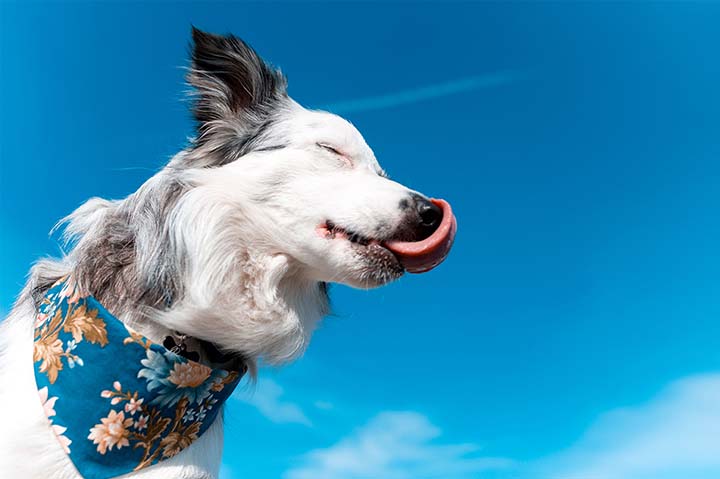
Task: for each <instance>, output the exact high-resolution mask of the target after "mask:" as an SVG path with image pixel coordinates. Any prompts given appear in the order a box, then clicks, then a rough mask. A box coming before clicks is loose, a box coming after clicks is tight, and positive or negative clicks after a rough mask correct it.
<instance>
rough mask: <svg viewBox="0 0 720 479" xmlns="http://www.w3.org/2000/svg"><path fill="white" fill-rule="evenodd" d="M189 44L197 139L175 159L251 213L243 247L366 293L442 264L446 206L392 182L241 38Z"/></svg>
mask: <svg viewBox="0 0 720 479" xmlns="http://www.w3.org/2000/svg"><path fill="white" fill-rule="evenodd" d="M193 39H194V47H193V54H192V67H191V70H190V74H189V77H188V78H189V82H190V84H191V85H192V86H193V87H194V88H195V90H196V95H197V99H196V103H195V109H194V113H195V118H196V120H197V124H198V137H197V140H196V144H195V148H194V149H193V150H192V151H191V152H189V153H188V154H187V155H185V156H183V157H181V158H179V159H178V162H177V163H178V164H182V165H185V166H186V167H190V168H195V169H198V171H197V176H196V181H197V182H198V184H200V185H202V188H203V190H205V191H206V192H207V191H209V190H212V191H214V192H215V193H216V194H218V195H219V196H223V197H224V201H230V202H234V203H235V204H236V205H237V208H238V210H242V211H243V215H244V218H243V221H244V222H245V224H244V225H243V227H242V228H243V235H245V237H246V238H245V239H246V240H251V241H252V242H253V243H254V244H256V245H262V248H263V249H264V250H265V252H267V253H269V254H282V255H286V256H288V257H289V258H291V259H292V260H293V261H294V262H296V264H297V265H299V267H300V269H301V270H302V274H304V275H306V276H307V277H308V278H310V279H312V280H315V281H322V282H339V283H344V284H348V285H351V286H355V287H363V288H367V287H374V286H379V285H382V284H384V283H386V282H388V281H390V280H393V279H396V278H398V277H399V276H400V275H402V273H403V271H404V270H405V269H408V270H410V271H413V272H419V271H424V270H428V269H430V268H432V267H434V266H435V265H436V264H438V263H439V262H440V261H442V259H444V257H445V255H446V254H447V252H448V250H449V247H450V245H451V243H452V240H453V235H454V227H455V226H454V218H453V217H452V214H451V212H450V211H449V207H448V206H447V204H446V203H444V202H441V201H431V200H429V199H428V198H426V197H425V196H423V195H422V194H420V193H418V192H416V191H413V190H411V189H409V188H407V187H405V186H403V185H401V184H399V183H396V182H394V181H392V180H390V179H388V178H387V176H386V175H385V173H384V172H383V170H382V168H381V167H380V165H379V164H378V162H377V160H376V158H375V155H374V154H373V152H372V150H371V149H370V147H369V146H368V145H367V144H366V143H365V140H364V139H363V137H362V135H361V134H360V132H358V131H357V129H356V128H355V127H354V126H353V125H352V124H350V123H349V122H348V121H346V120H344V119H343V118H341V117H339V116H337V115H334V114H331V113H327V112H323V111H312V110H308V109H305V108H303V107H301V106H300V105H298V104H297V103H296V102H294V101H293V100H292V99H290V98H289V97H288V95H287V91H286V80H285V78H284V77H283V76H282V74H281V73H280V72H279V71H277V70H274V69H273V68H271V67H270V66H269V65H267V64H266V63H265V62H264V61H263V60H262V59H261V58H260V57H259V56H258V55H257V54H256V53H255V51H253V50H252V49H251V48H250V47H249V46H248V45H247V44H245V43H244V42H243V41H241V40H239V39H237V38H235V37H233V36H216V35H211V34H208V33H204V32H201V31H199V30H197V29H194V30H193ZM443 219H445V221H444V222H443ZM441 224H443V227H442V228H440V226H441ZM423 240H424V241H423Z"/></svg>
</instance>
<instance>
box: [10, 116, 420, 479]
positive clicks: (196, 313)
mask: <svg viewBox="0 0 720 479" xmlns="http://www.w3.org/2000/svg"><path fill="white" fill-rule="evenodd" d="M272 141H281V142H283V144H285V145H287V146H286V147H285V148H283V149H279V150H271V151H258V152H251V153H249V154H247V155H245V156H243V157H242V158H240V159H239V160H237V161H234V162H231V163H228V164H226V165H224V166H221V167H218V168H186V169H184V170H183V171H181V172H180V173H178V171H177V169H176V167H175V165H177V164H178V163H179V162H180V161H181V160H182V158H183V157H184V156H185V155H187V152H181V153H180V154H179V155H178V158H176V159H174V160H173V161H171V162H170V164H169V166H168V167H167V168H166V169H165V170H162V171H160V172H159V173H158V174H157V175H156V176H155V177H153V178H151V179H150V180H148V182H147V183H146V184H145V185H143V187H142V188H141V189H140V190H139V192H138V193H136V195H143V194H151V192H152V191H153V188H159V187H161V185H163V184H164V183H163V182H164V180H165V178H166V176H167V175H169V174H173V175H177V174H179V175H180V177H181V178H182V181H184V182H186V183H187V184H188V185H192V187H191V188H190V189H189V190H188V191H187V192H186V193H185V194H183V195H182V197H181V198H180V199H179V201H178V202H177V205H176V206H175V207H174V208H173V209H172V210H171V212H170V213H169V217H168V218H167V222H168V227H167V230H168V231H169V232H170V233H171V238H170V242H171V243H172V245H173V248H172V250H173V251H174V252H175V254H176V255H177V258H174V259H173V261H178V262H184V265H185V268H184V269H183V276H182V282H183V286H184V289H185V291H186V294H185V295H184V297H183V298H182V299H181V300H180V301H178V302H177V303H176V304H175V305H174V306H173V307H172V308H171V309H168V310H162V309H155V308H144V309H141V310H139V311H137V310H135V309H134V307H133V305H128V306H127V308H124V307H123V308H121V309H122V310H121V311H117V312H116V314H117V315H118V316H119V317H120V318H121V319H122V320H124V321H125V322H126V323H128V324H129V325H131V326H132V327H133V328H135V329H137V330H140V331H141V332H143V333H144V334H146V335H148V336H149V337H150V338H151V339H154V340H156V341H157V340H159V339H161V338H162V337H164V335H165V334H167V332H168V331H171V330H178V331H183V332H184V333H186V334H189V335H191V336H195V337H200V338H204V339H207V340H211V341H214V342H216V343H217V344H219V345H220V346H222V347H224V348H228V349H235V350H239V351H242V352H243V354H246V355H248V356H249V357H250V358H253V359H260V360H264V361H265V362H270V363H283V362H286V361H288V360H291V359H293V358H295V357H297V356H298V355H300V354H301V353H302V352H303V351H304V349H305V347H306V346H307V343H308V341H309V338H310V335H311V333H312V331H313V329H314V327H315V325H316V323H317V321H318V320H320V318H321V317H322V316H323V315H324V314H325V313H326V304H325V302H324V297H323V295H322V294H321V292H320V290H319V288H318V283H319V282H320V281H327V282H343V283H346V284H349V285H353V286H358V287H370V286H376V285H377V283H376V282H372V281H368V280H367V277H366V268H367V265H364V264H363V262H362V261H360V260H359V259H358V257H357V255H356V254H355V253H354V250H353V247H352V246H351V245H350V244H349V242H347V241H345V240H329V239H327V238H323V237H321V236H320V235H318V233H317V231H316V227H317V226H318V225H319V224H321V223H323V221H325V220H326V219H328V218H332V219H333V220H334V221H335V222H337V223H338V224H342V225H344V226H346V227H347V228H349V229H353V230H356V231H361V232H363V234H366V235H367V236H370V237H372V236H375V235H377V234H384V233H383V232H382V231H381V230H382V228H385V229H388V230H391V229H392V228H394V227H396V226H397V225H398V223H399V222H400V221H401V220H402V212H401V211H400V210H399V208H398V203H399V202H400V200H401V199H403V198H405V197H407V196H408V195H409V193H410V192H411V191H410V190H408V189H407V188H405V187H403V186H401V185H399V184H398V183H395V182H393V181H390V180H388V179H386V178H384V177H383V176H380V173H381V170H380V167H379V165H378V163H377V161H376V159H375V157H374V155H373V153H372V151H371V150H370V148H369V147H368V146H367V145H366V144H365V142H364V140H363V138H362V136H361V135H360V134H359V133H358V132H357V130H356V129H355V128H354V127H352V126H351V125H350V124H349V123H348V122H346V121H345V120H343V119H341V118H339V117H337V116H334V115H331V114H328V113H324V112H313V111H308V110H305V109H303V108H301V107H300V106H299V105H297V104H294V103H293V104H292V108H291V109H288V111H287V112H286V113H285V114H284V116H283V118H282V120H281V121H280V122H279V124H278V126H277V128H275V129H274V130H273V132H272V136H271V137H270V138H269V139H268V140H267V142H268V143H272ZM318 143H322V144H328V145H331V146H332V147H333V148H335V149H337V150H338V151H339V152H341V154H340V155H338V154H335V153H332V152H331V151H329V150H326V149H324V148H323V147H320V146H318ZM279 179H281V180H282V181H279ZM279 184H280V185H281V187H280V188H279V187H278V185H279ZM132 199H133V197H130V198H128V199H127V200H123V201H115V202H111V201H105V200H100V199H93V200H90V201H89V202H88V203H86V204H85V205H83V206H82V207H80V208H79V209H78V210H77V211H76V212H75V213H74V214H73V215H72V216H71V217H70V218H69V225H68V227H67V229H66V234H67V235H69V236H71V237H76V239H77V241H76V243H75V247H74V249H73V250H72V251H70V252H69V253H68V255H67V256H66V257H65V258H62V259H61V260H58V261H56V262H49V261H46V262H43V263H40V264H39V265H38V266H36V268H35V269H36V271H35V274H36V275H37V274H51V273H52V274H55V275H56V276H61V275H64V274H67V273H69V272H71V271H73V270H74V267H75V264H76V262H77V261H78V258H79V256H78V255H79V254H80V253H79V252H81V251H83V249H84V248H86V247H89V245H91V244H92V243H93V241H95V240H96V237H97V236H98V235H100V234H101V232H102V228H103V221H104V219H105V218H106V217H107V216H108V215H109V214H111V213H112V212H114V211H117V210H118V209H119V208H123V207H127V206H128V204H129V203H127V202H129V201H131V200H132ZM151 234H152V232H149V233H148V236H147V237H143V235H142V234H139V235H138V236H137V242H138V248H137V250H138V257H137V264H138V268H139V269H141V270H142V269H143V268H149V267H150V266H151V263H152V261H153V255H152V251H151V249H152V246H151V245H152V244H153V240H154V239H153V238H152V237H151V236H150V235H151ZM52 274H51V275H52ZM389 279H391V278H389ZM32 285H33V279H32V278H31V280H30V281H29V283H28V288H27V289H26V291H25V292H24V293H23V294H22V295H21V296H20V299H19V301H18V303H17V304H16V306H15V307H14V309H13V311H12V313H11V314H10V316H9V317H8V319H7V320H5V321H4V322H3V323H2V324H1V325H0V425H2V428H0V471H2V477H8V478H10V477H12V478H38V479H39V478H43V479H44V478H68V479H69V478H77V477H79V476H78V475H77V473H76V471H75V469H74V467H73V466H72V464H71V463H70V461H69V459H68V458H67V456H66V455H65V454H64V452H63V451H62V449H61V448H60V446H59V445H58V444H57V441H56V439H55V438H54V437H53V434H52V432H51V430H50V429H49V428H48V424H47V420H46V418H45V417H44V415H43V410H42V407H41V405H40V402H39V399H38V397H37V387H36V386H35V380H34V374H33V362H32V326H33V318H34V314H35V311H34V306H33V303H32V299H31V296H30V294H29V288H30V287H31V286H32ZM221 451H222V424H221V421H220V420H218V421H217V423H216V424H215V425H213V427H212V428H211V429H210V430H209V431H208V432H207V433H206V434H204V435H203V436H202V437H201V438H200V439H199V440H198V441H196V442H195V443H194V444H192V445H191V446H190V447H188V448H187V449H186V450H184V451H182V452H181V453H180V454H178V455H177V456H175V457H174V458H172V459H170V460H167V461H163V462H161V463H160V464H158V465H155V466H152V467H149V468H147V469H145V470H143V471H140V472H138V473H135V474H132V475H131V476H132V477H135V478H147V479H152V478H163V479H165V478H169V477H174V478H205V477H217V474H218V469H219V464H220V460H221Z"/></svg>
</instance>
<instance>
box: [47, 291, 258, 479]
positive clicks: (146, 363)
mask: <svg viewBox="0 0 720 479" xmlns="http://www.w3.org/2000/svg"><path fill="white" fill-rule="evenodd" d="M33 361H34V363H35V367H34V369H35V381H36V383H37V388H38V393H39V395H40V401H41V403H42V405H43V409H44V410H45V414H46V416H47V417H48V420H49V425H50V427H51V428H52V430H53V432H54V433H55V436H56V438H57V440H58V441H59V443H60V445H61V446H62V447H63V449H64V450H65V452H66V453H67V454H68V455H69V457H70V459H71V460H72V462H73V464H74V465H75V467H76V468H77V470H78V472H79V473H80V474H81V475H82V476H83V477H85V478H86V479H105V478H108V477H115V476H119V475H122V474H126V473H128V472H131V471H137V470H140V469H143V468H145V467H148V466H150V465H153V464H156V463H158V462H160V461H162V460H165V459H168V458H170V457H172V456H174V455H176V454H177V453H179V452H180V451H182V450H183V449H185V448H186V447H187V446H189V445H190V444H192V443H193V442H194V441H195V440H197V439H198V438H199V437H200V436H202V434H203V433H204V432H205V431H207V429H208V428H209V427H210V426H211V425H212V423H213V421H214V420H215V418H216V416H217V415H218V412H220V410H221V409H222V405H223V404H224V403H225V401H226V400H227V398H228V397H229V396H230V394H231V393H232V392H233V390H234V389H235V387H236V386H237V385H238V383H239V382H240V379H241V378H242V376H243V373H244V372H245V367H244V366H241V367H240V368H239V369H238V370H225V369H212V368H210V367H208V366H206V365H204V364H202V363H200V362H197V361H192V360H190V359H188V358H186V357H183V356H181V355H179V354H176V352H175V351H173V350H170V349H168V348H167V347H165V346H162V345H159V344H155V343H152V342H151V341H150V340H149V339H148V338H146V337H144V336H142V335H140V334H138V333H136V332H134V331H131V330H129V329H127V328H126V326H125V325H124V324H123V323H122V321H120V320H119V319H117V318H116V317H114V316H113V315H112V314H111V313H110V312H108V311H107V310H106V309H105V308H104V307H103V306H102V305H101V304H100V303H99V302H98V301H97V300H96V299H95V298H93V297H92V296H90V295H84V294H83V293H82V292H81V291H80V289H79V288H78V286H77V283H76V282H75V281H74V280H73V279H72V277H65V278H62V279H61V280H59V281H58V282H57V283H55V284H54V285H53V286H52V287H51V288H50V289H49V290H48V291H47V293H46V294H45V297H44V299H43V301H42V303H41V304H40V306H39V308H38V315H37V319H36V322H35V341H34V350H33Z"/></svg>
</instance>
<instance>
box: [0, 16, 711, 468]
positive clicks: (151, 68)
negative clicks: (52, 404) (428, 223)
mask: <svg viewBox="0 0 720 479" xmlns="http://www.w3.org/2000/svg"><path fill="white" fill-rule="evenodd" d="M0 10H1V11H0V58H1V59H2V60H1V62H0V68H1V69H2V74H1V75H0V84H1V85H0V122H1V123H0V127H1V129H0V132H1V133H0V139H1V142H0V161H1V169H0V202H1V205H2V209H1V210H0V231H2V234H1V235H0V270H1V271H0V308H1V309H2V310H5V311H7V310H8V309H9V308H10V305H11V303H12V300H13V297H14V295H15V294H16V293H17V291H18V290H19V288H20V287H21V285H22V283H23V277H24V274H25V273H26V271H27V269H28V267H29V265H30V264H31V262H32V261H33V260H34V259H35V258H37V257H39V256H42V255H47V254H57V252H58V249H57V246H56V242H55V239H54V238H48V237H47V232H48V231H49V229H50V228H51V227H52V225H53V224H54V222H55V221H56V220H57V219H58V218H60V217H62V216H64V215H65V214H67V213H68V212H70V211H71V210H72V209H73V208H75V207H76V206H78V205H79V204H80V203H81V202H82V201H83V200H85V199H87V198H88V197H90V196H94V195H97V196H103V197H108V198H120V197H123V196H125V195H127V194H128V193H130V192H132V191H133V190H135V189H136V188H137V187H138V186H139V185H140V184H141V183H142V182H143V181H144V180H145V179H146V178H147V177H148V176H150V175H151V174H152V172H153V171H155V170H156V169H157V168H159V167H160V166H161V165H162V164H163V163H164V162H165V161H166V160H167V159H168V158H169V157H170V156H171V155H172V154H173V153H175V152H176V151H177V150H178V149H180V148H181V147H182V146H183V145H184V144H185V138H186V137H187V136H188V135H190V134H191V122H190V118H189V115H188V113H187V102H185V101H184V100H183V95H184V93H183V92H184V90H185V87H184V85H183V78H182V77H183V72H182V68H181V67H182V66H184V65H186V54H187V43H188V38H189V31H190V25H191V24H195V25H197V26H198V27H200V28H203V29H207V30H210V31H215V32H228V31H232V32H234V33H236V34H237V35H239V36H241V37H243V38H245V39H246V40H248V41H249V42H250V43H251V44H253V45H254V46H255V47H256V48H257V50H258V51H259V52H260V53H261V54H262V55H264V56H265V57H266V58H267V59H269V60H270V61H272V62H273V63H275V64H276V65H278V66H280V67H281V68H282V69H283V71H284V72H285V73H286V74H287V75H288V77H289V82H290V93H291V95H292V96H293V97H295V98H296V99H297V100H298V101H299V102H301V103H302V104H305V105H307V106H312V107H316V106H323V105H328V106H329V107H331V108H334V109H336V110H337V111H338V112H342V113H344V114H345V115H346V117H347V118H348V119H350V120H351V121H352V122H353V123H355V124H356V126H357V127H358V128H359V129H360V131H362V132H363V134H364V135H365V137H366V139H367V141H368V143H369V144H370V145H371V146H372V147H373V149H374V150H375V152H376V155H377V157H378V159H379V160H380V162H381V164H382V165H383V167H384V168H385V169H386V170H387V171H388V172H389V173H390V175H391V176H392V177H393V178H394V179H396V180H398V181H400V182H403V183H405V184H407V185H409V186H411V187H413V188H415V189H418V190H420V191H423V192H425V193H427V194H429V195H432V196H438V197H444V198H447V199H448V200H449V201H450V202H451V203H452V205H453V207H454V209H455V211H456V214H457V217H458V221H459V232H458V236H457V241H456V246H455V248H454V251H453V253H452V255H451V257H450V258H449V259H448V260H447V261H446V262H445V263H444V264H443V265H442V266H441V267H440V268H438V269H437V270H435V271H433V272H431V273H428V274H426V275H420V276H412V277H406V278H403V279H402V280H401V281H399V282H398V283H396V284H393V285H390V286H388V287H386V288H383V289H380V290H375V291H370V292H365V291H355V290H351V289H348V288H345V287H335V288H333V303H334V310H335V315H334V316H332V317H330V318H328V319H327V320H326V321H325V322H324V324H323V326H322V327H321V328H320V330H319V331H318V332H317V334H316V335H315V338H314V340H313V342H312V344H311V345H310V348H309V350H308V352H307V354H306V355H305V357H304V358H303V359H301V360H300V361H299V362H298V363H296V364H293V365H291V366H289V367H287V368H284V369H281V370H276V371H265V372H263V373H262V374H261V378H260V381H259V383H258V385H257V387H256V388H255V390H254V392H252V391H249V390H244V391H240V392H239V393H238V394H236V396H235V398H234V399H233V401H232V403H231V404H230V406H229V408H228V411H227V414H226V422H227V434H226V438H227V440H226V449H225V456H224V465H223V477H224V478H226V479H230V478H247V477H252V478H278V477H280V478H283V479H305V478H310V477H312V478H313V479H337V478H343V479H356V478H370V477H372V478H388V479H396V478H397V479H405V478H408V479H409V478H413V479H429V478H454V479H466V478H485V479H708V478H717V477H720V440H718V435H717V431H718V430H720V354H718V338H720V322H719V321H718V316H719V315H720V294H718V293H719V292H720V280H719V279H718V278H720V275H718V272H719V271H720V257H719V256H718V253H717V245H718V244H720V226H719V223H718V221H717V218H718V211H719V210H718V208H719V207H720V197H719V196H718V194H717V191H718V178H720V162H718V161H717V159H718V153H720V140H718V138H720V134H719V133H720V131H719V128H720V127H719V126H718V125H720V121H719V120H720V96H719V95H718V92H717V85H719V84H720V62H718V60H717V54H716V45H717V44H718V43H719V42H720V30H718V29H717V25H718V24H719V23H720V5H717V4H711V3H704V4H701V3H697V4H680V3H676V4H646V3H642V4H640V3H637V4H619V3H618V4H570V3H552V4H531V5H529V4H482V3H452V4H447V3H427V2H423V3H418V4H415V3H409V2H402V3H393V4H380V3H346V2H343V3H339V4H332V3H311V4H305V3H298V2H293V3H285V4H279V3H275V4H259V3H253V4H224V3H217V2H213V3H205V4H193V3H178V4H172V3H167V2H162V3H157V4H150V3H133V4H131V5H129V6H120V5H114V4H108V3H104V4H85V3H76V4H71V5H60V4H46V5H40V4H27V3H23V4H19V3H18V4H12V3H7V2H5V3H2V4H1V5H0Z"/></svg>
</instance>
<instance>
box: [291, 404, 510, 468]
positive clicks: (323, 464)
mask: <svg viewBox="0 0 720 479" xmlns="http://www.w3.org/2000/svg"><path fill="white" fill-rule="evenodd" d="M440 435H441V431H440V429H438V428H437V427H436V426H435V425H433V424H432V423H431V422H430V421H429V420H428V419H427V417H425V416H423V415H421V414H418V413H416V412H407V411H406V412H402V411H401V412H391V411H388V412H383V413H380V414H378V415H377V416H375V417H374V418H372V419H371V420H370V421H369V422H368V423H367V424H365V425H364V426H363V427H361V428H359V429H358V430H357V431H355V432H354V433H353V434H351V435H350V436H348V437H346V438H344V439H342V440H340V441H339V442H338V443H336V444H335V445H333V446H330V447H329V448H327V449H318V450H315V451H311V452H309V453H308V454H307V455H306V456H305V457H304V458H303V461H302V465H300V466H299V467H297V468H295V469H292V470H290V471H287V472H286V474H285V476H284V478H285V479H361V478H362V479H366V478H368V479H369V478H383V479H417V478H423V479H431V478H447V477H453V478H455V479H465V478H471V477H473V478H474V477H477V473H478V472H481V471H487V470H491V469H501V468H506V467H509V466H511V465H513V462H512V461H509V460H507V459H504V458H493V457H482V456H479V455H478V452H479V450H480V448H479V446H477V445H475V444H436V443H435V442H434V440H435V439H437V438H438V437H439V436H440Z"/></svg>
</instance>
